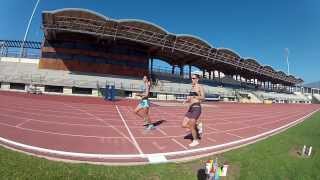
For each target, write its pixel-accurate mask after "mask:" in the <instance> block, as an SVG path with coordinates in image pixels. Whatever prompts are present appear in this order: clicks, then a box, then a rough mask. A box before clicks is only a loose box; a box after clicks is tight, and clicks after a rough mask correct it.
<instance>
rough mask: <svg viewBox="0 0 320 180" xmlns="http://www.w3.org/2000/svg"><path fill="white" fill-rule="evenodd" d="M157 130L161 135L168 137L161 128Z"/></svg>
mask: <svg viewBox="0 0 320 180" xmlns="http://www.w3.org/2000/svg"><path fill="white" fill-rule="evenodd" d="M157 130H158V131H159V132H160V133H161V134H162V135H165V136H168V134H167V133H166V132H164V131H163V130H162V129H161V128H157Z"/></svg>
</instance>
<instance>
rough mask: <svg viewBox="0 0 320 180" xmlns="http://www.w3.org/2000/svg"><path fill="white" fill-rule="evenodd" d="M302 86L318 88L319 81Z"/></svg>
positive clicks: (319, 85) (319, 86)
mask: <svg viewBox="0 0 320 180" xmlns="http://www.w3.org/2000/svg"><path fill="white" fill-rule="evenodd" d="M303 86H305V87H309V88H319V89H320V81H317V82H313V83H308V84H304V85H303Z"/></svg>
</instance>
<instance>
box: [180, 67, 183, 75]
mask: <svg viewBox="0 0 320 180" xmlns="http://www.w3.org/2000/svg"><path fill="white" fill-rule="evenodd" d="M180 76H181V77H183V65H180Z"/></svg>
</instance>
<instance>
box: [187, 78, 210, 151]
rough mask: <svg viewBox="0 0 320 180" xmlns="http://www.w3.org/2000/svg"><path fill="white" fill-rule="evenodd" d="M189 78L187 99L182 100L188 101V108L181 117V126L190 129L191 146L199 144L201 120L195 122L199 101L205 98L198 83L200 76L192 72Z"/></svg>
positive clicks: (199, 111) (199, 108)
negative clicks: (190, 87) (189, 84)
mask: <svg viewBox="0 0 320 180" xmlns="http://www.w3.org/2000/svg"><path fill="white" fill-rule="evenodd" d="M191 79H192V90H191V92H190V93H189V95H188V97H187V100H186V101H184V103H186V102H188V103H189V109H188V112H187V113H186V114H185V117H184V119H183V122H182V127H184V128H188V129H190V130H191V134H192V137H193V140H192V143H191V144H189V146H190V147H193V146H197V145H198V144H199V139H200V136H201V134H202V131H203V130H202V122H198V123H197V120H198V118H199V116H200V114H201V101H203V100H204V99H205V94H204V90H203V87H202V86H201V85H200V84H199V83H198V82H199V79H200V76H199V75H198V74H193V75H192V77H191ZM197 126H198V127H197ZM197 130H198V133H197ZM198 135H199V136H198Z"/></svg>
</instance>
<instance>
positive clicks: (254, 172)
mask: <svg viewBox="0 0 320 180" xmlns="http://www.w3.org/2000/svg"><path fill="white" fill-rule="evenodd" d="M303 144H311V145H312V146H313V149H314V154H313V156H312V157H310V158H301V157H299V156H298V155H297V153H296V152H297V148H298V147H300V146H302V145H303ZM319 149H320V112H318V113H317V114H315V115H314V116H313V117H311V118H310V119H308V120H306V121H305V122H303V123H301V124H299V125H297V126H295V127H293V128H290V129H289V130H287V131H285V132H283V133H281V134H278V135H275V136H273V137H271V138H268V139H266V140H263V141H260V142H258V143H255V144H253V145H249V146H246V147H244V148H241V149H237V150H233V151H230V152H227V153H223V154H220V155H217V156H218V157H219V160H221V161H225V162H228V163H229V164H230V165H231V166H230V168H229V171H228V178H225V179H244V180H250V179H253V180H257V179H263V180H267V179H270V180H276V179H279V180H286V179H288V180H292V179H310V180H316V179H320V154H319ZM214 157H215V156H211V157H208V158H204V159H199V160H195V161H192V162H187V163H178V164H177V163H169V164H160V165H146V166H132V167H111V166H98V165H87V164H68V163H62V162H54V161H48V160H45V159H41V158H35V157H32V156H28V155H25V154H22V153H18V152H13V151H11V150H7V149H5V148H2V147H0V179H1V180H2V179H32V180H33V179H46V180H47V179H77V180H78V179H86V180H87V179H108V180H111V179H126V180H127V179H139V180H140V179H165V180H170V179H173V180H178V179H197V178H198V176H199V175H198V172H201V170H200V168H202V167H203V166H204V162H205V161H206V160H207V159H209V158H214ZM199 170H200V171H199Z"/></svg>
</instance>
